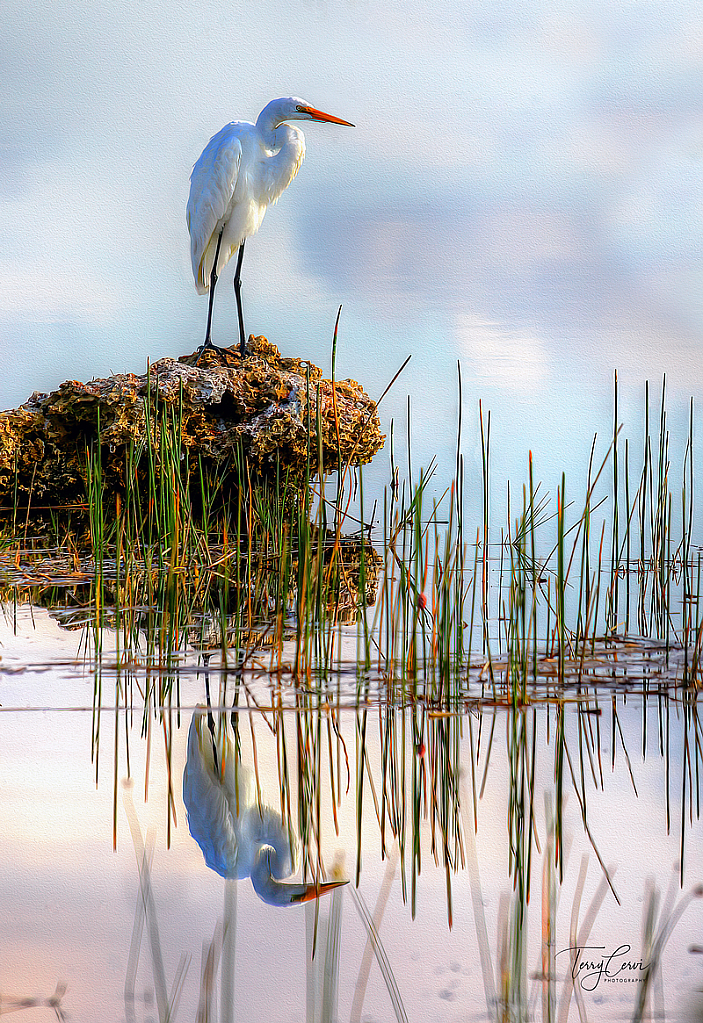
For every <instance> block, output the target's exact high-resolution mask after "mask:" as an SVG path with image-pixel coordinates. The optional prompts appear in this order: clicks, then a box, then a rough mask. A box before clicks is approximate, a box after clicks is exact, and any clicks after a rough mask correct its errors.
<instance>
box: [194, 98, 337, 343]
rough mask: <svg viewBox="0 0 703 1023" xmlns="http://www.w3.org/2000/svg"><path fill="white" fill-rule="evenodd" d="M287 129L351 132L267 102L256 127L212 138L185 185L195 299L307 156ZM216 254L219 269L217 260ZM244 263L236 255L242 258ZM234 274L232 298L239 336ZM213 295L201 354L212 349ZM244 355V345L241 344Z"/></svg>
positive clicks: (319, 115)
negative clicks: (309, 125)
mask: <svg viewBox="0 0 703 1023" xmlns="http://www.w3.org/2000/svg"><path fill="white" fill-rule="evenodd" d="M285 121H329V122H332V123H334V124H346V125H349V126H350V127H353V125H351V124H350V122H349V121H342V120H341V119H340V118H339V117H333V116H332V115H331V114H325V113H323V112H322V111H321V110H316V109H315V108H314V107H311V106H310V105H309V104H308V103H306V102H305V101H304V100H302V99H298V98H296V97H294V96H289V97H286V98H283V99H275V100H272V102H271V103H269V104H268V105H267V106H265V107H264V109H263V110H262V111H261V113H260V114H259V116H258V118H257V121H256V124H252V123H251V122H250V121H232V123H231V124H226V125H225V127H224V128H222V130H221V131H219V132H218V133H217V135H214V136H213V137H212V138H211V139H210V141H209V142H208V144H207V146H206V147H205V149H204V150H203V152H202V154H201V156H200V159H199V160H198V162H197V163H196V164H195V167H194V168H193V173H192V174H191V178H190V197H189V199H188V207H187V211H186V220H187V223H188V230H189V232H190V251H191V261H192V265H193V276H194V278H195V287H196V288H197V291H198V294H200V295H204V294H205V292H206V291H208V290H209V289H210V290H211V291H212V290H214V286H215V282H216V280H217V274H218V272H219V270H220V269H222V267H223V266H224V265H225V264H226V263H227V262H228V261H229V260H230V259H231V258H232V256H233V255H234V254H235V252H237V251H238V250H239V249H240V247H241V246H242V245H243V244H244V241H245V239H247V238H248V237H249V236H250V235H252V234H255V233H256V232H257V231H258V230H259V227H260V226H261V221H262V220H263V219H264V214H265V213H266V208H267V206H269V204H270V203H272V202H276V200H277V199H278V197H279V196H280V194H281V192H283V190H284V189H285V188H287V187H288V185H289V184H290V183H291V181H292V180H293V178H294V177H295V175H296V174H297V173H298V170H299V169H300V164H301V163H302V161H303V157H304V156H305V137H304V135H303V133H302V131H301V130H300V129H299V128H296V127H294V126H293V125H290V124H285V123H284V122H285ZM218 246H219V255H218V256H217V263H215V256H216V253H217V250H218ZM240 257H241V253H240ZM240 266H241V258H240V264H239V266H238V267H237V276H235V292H236V294H237V305H238V311H239V313H240V331H243V321H242V317H241V302H240V298H239V288H238V272H239V269H240ZM211 318H212V294H211V296H210V309H209V313H208V329H207V334H206V338H205V346H206V347H209V346H210V345H211V342H210V326H211ZM241 342H242V350H243V345H244V338H243V336H242V337H241Z"/></svg>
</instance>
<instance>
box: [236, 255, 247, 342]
mask: <svg viewBox="0 0 703 1023" xmlns="http://www.w3.org/2000/svg"><path fill="white" fill-rule="evenodd" d="M243 259H244V242H242V244H241V245H240V246H239V255H238V256H237V269H236V270H235V272H234V297H235V298H236V299H237V315H238V316H239V351H240V353H241V354H242V356H243V355H244V353H245V350H246V345H245V338H244V316H243V315H242V282H241V280H240V275H241V270H242V260H243Z"/></svg>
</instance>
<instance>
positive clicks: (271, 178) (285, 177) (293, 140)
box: [257, 117, 305, 202]
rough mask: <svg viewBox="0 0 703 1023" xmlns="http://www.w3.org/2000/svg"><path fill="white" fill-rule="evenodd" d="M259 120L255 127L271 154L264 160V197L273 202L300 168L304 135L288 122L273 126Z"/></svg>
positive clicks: (303, 149)
mask: <svg viewBox="0 0 703 1023" xmlns="http://www.w3.org/2000/svg"><path fill="white" fill-rule="evenodd" d="M259 121H261V117H260V118H259ZM259 121H257V128H259V131H260V134H261V138H262V141H263V143H264V146H265V147H266V149H267V150H269V152H270V153H271V154H272V155H270V156H267V157H266V160H265V177H264V180H263V185H264V189H265V193H266V194H265V199H266V201H267V202H275V201H276V199H278V197H279V195H280V194H281V192H282V191H283V189H284V188H287V187H288V185H289V184H290V183H291V181H292V180H293V178H294V177H295V175H296V174H297V173H298V170H299V169H300V165H301V163H302V162H303V157H304V156H305V136H304V135H303V133H302V131H300V129H299V128H294V127H293V126H292V125H290V124H279V125H278V127H277V128H274V127H273V124H272V123H271V122H269V123H268V124H264V125H261V124H259Z"/></svg>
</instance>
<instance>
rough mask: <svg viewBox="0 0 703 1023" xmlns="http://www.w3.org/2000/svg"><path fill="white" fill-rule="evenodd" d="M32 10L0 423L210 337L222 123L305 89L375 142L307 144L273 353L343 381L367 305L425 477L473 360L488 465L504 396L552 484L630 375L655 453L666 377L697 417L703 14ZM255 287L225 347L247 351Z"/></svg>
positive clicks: (0, 340) (368, 370)
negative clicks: (17, 411) (195, 268)
mask: <svg viewBox="0 0 703 1023" xmlns="http://www.w3.org/2000/svg"><path fill="white" fill-rule="evenodd" d="M5 11H6V13H5V15H4V32H3V35H2V39H1V40H0V53H1V54H2V56H1V57H0V61H1V65H2V68H3V78H4V83H5V87H4V90H3V91H4V99H3V103H2V105H1V106H0V140H2V141H1V142H0V158H1V160H2V171H1V173H0V201H1V202H2V206H3V210H2V217H1V218H0V231H1V232H2V244H1V245H0V363H1V364H2V367H3V370H4V372H3V374H2V378H1V379H0V406H2V407H8V406H12V405H16V404H19V403H20V402H21V401H23V400H24V399H25V398H26V397H27V396H28V395H29V394H30V393H31V391H32V390H34V389H39V390H46V389H50V388H52V387H55V386H56V385H57V384H58V383H59V382H60V381H61V380H63V379H66V378H72V377H73V378H78V379H89V378H90V377H93V376H100V375H106V374H107V373H109V372H111V371H115V372H117V371H124V370H135V371H143V368H144V365H145V362H146V358H147V357H150V358H151V359H152V360H153V359H155V358H158V357H159V356H161V355H180V354H183V353H185V352H190V351H192V350H193V349H194V348H195V347H196V346H197V344H198V343H200V341H201V340H202V336H203V334H204V325H205V317H206V304H207V303H206V299H205V298H202V297H198V296H197V295H196V293H195V289H194V287H193V281H192V276H191V270H190V262H189V248H188V237H187V231H186V227H185V219H184V210H185V203H186V200H187V196H188V177H189V174H190V170H191V168H192V165H193V163H194V161H195V160H196V159H197V157H198V155H199V153H200V152H201V150H202V148H203V147H204V145H205V144H206V142H207V141H208V139H209V138H210V137H211V136H212V135H213V134H214V133H215V132H216V131H218V130H219V128H220V127H221V126H222V125H223V124H225V123H226V122H227V121H230V120H233V119H251V120H254V119H255V118H256V116H257V114H258V112H259V110H260V109H261V108H262V107H263V106H264V105H265V103H266V102H267V101H268V100H269V99H271V98H273V97H276V96H279V95H291V94H292V95H299V96H302V97H304V98H305V99H306V100H308V101H309V102H310V103H312V104H313V105H315V106H318V107H320V108H321V109H323V110H327V111H329V112H330V113H333V114H336V115H337V116H339V117H343V118H345V119H347V120H350V121H353V122H354V123H355V125H356V127H355V128H354V129H347V128H340V127H335V126H333V125H319V124H310V125H308V126H307V127H306V129H305V131H306V139H307V158H306V162H305V164H304V166H303V168H302V170H301V173H300V175H299V176H298V178H297V179H296V181H295V182H294V183H293V185H292V186H291V188H290V189H289V191H288V192H287V193H285V194H284V196H283V197H282V199H281V201H280V203H279V204H278V206H276V207H275V208H273V209H271V210H269V212H268V214H267V216H266V218H265V220H264V223H263V226H262V228H261V231H260V232H259V234H258V235H257V237H256V238H255V239H253V240H252V241H251V242H250V244H249V245H248V246H247V254H246V259H245V263H244V271H243V289H244V291H243V294H244V303H245V317H246V326H247V329H248V330H251V331H254V332H256V333H265V334H267V336H268V337H269V338H270V339H271V340H272V341H274V342H275V343H276V344H278V345H279V347H280V348H281V350H282V351H283V352H285V353H286V354H296V355H302V356H303V357H309V358H311V359H313V360H314V361H315V362H317V363H318V364H320V365H322V366H323V368H325V369H328V368H329V349H330V343H331V337H332V329H333V324H334V317H335V314H336V310H337V307H338V305H339V304H340V303H342V304H343V306H344V312H343V317H342V326H341V329H340V355H339V363H340V372H341V374H342V375H348V376H353V377H355V378H357V379H359V380H361V381H362V383H363V384H364V385H365V386H366V388H367V389H368V390H369V392H370V393H372V394H378V393H380V392H381V391H382V390H383V388H384V387H385V385H386V383H387V382H388V381H389V380H390V379H391V377H392V376H393V374H394V373H395V371H396V369H397V368H398V366H399V365H400V363H401V362H402V361H403V359H404V358H405V356H406V355H408V354H412V356H413V359H412V361H411V364H410V366H409V368H408V370H407V371H406V373H405V374H404V377H403V379H402V380H401V381H399V383H398V384H397V385H396V387H395V389H394V392H392V394H391V395H390V397H389V398H388V399H386V402H385V409H386V411H385V417H386V420H387V419H388V417H390V416H391V415H394V416H397V417H399V418H402V417H403V416H404V412H403V410H404V407H405V402H406V395H407V394H408V393H410V394H411V396H412V401H413V407H414V409H415V413H414V419H413V421H414V444H416V445H417V450H418V452H419V454H418V457H419V458H420V459H421V460H426V457H425V456H428V457H429V455H430V454H431V453H434V452H435V451H437V450H438V449H439V450H440V453H441V449H442V448H443V447H446V450H447V451H450V450H451V448H452V446H453V431H454V422H455V416H456V405H457V403H456V363H457V360H460V362H461V366H462V374H463V379H464V397H465V402H466V412H467V419H466V422H467V424H469V425H467V427H466V429H467V431H468V434H469V441H468V442H469V447H470V446H471V443H473V440H472V438H471V430H474V439H475V421H476V409H477V405H478V399H479V398H482V399H483V401H484V405H485V407H490V408H491V409H492V412H493V423H494V428H495V430H496V436H497V437H498V438H500V437H501V432H500V431H501V430H502V431H503V440H504V443H505V445H506V448H507V450H509V452H510V454H509V455H506V466H507V468H510V467H511V458H512V457H513V455H514V456H515V458H516V459H518V458H519V459H520V460H521V461H520V464H523V463H522V459H523V456H524V452H525V450H526V449H527V447H532V448H533V449H535V451H536V452H541V454H542V458H543V463H544V464H547V463H549V464H550V465H551V464H552V463H554V465H556V464H557V463H558V461H559V459H560V457H561V456H562V455H565V454H566V453H568V452H573V451H574V450H577V451H579V452H581V454H584V453H585V452H587V451H588V449H589V447H590V442H591V439H592V436H593V433H594V432H596V431H599V432H601V433H603V432H604V431H607V429H608V419H609V415H610V400H611V399H610V390H611V382H612V376H613V372H614V370H615V369H617V370H618V371H619V376H620V382H621V387H622V389H623V402H622V409H623V415H624V416H625V417H626V418H627V415H628V410H630V413H631V420H632V423H631V433H632V434H636V433H638V432H639V431H640V418H639V417H640V415H641V404H642V391H643V386H644V380H645V379H646V378H649V379H650V380H651V381H652V383H653V386H654V387H655V388H656V389H658V388H659V386H660V383H661V377H662V373H663V372H666V373H667V379H668V386H669V394H670V404H671V405H672V406H673V407H674V408H675V406H676V405H677V403H678V402H681V404H682V408H683V407H684V405H685V404H686V402H687V399H688V396H689V395H690V394H693V395H695V396H698V395H699V394H700V392H701V389H702V386H703V360H702V359H701V357H700V353H701V334H702V332H703V304H702V301H701V295H702V294H703V289H702V287H701V285H702V284H703V282H702V281H701V258H700V257H701V247H702V243H703V222H702V221H703V202H702V201H701V200H702V198H703V73H702V72H703V21H702V20H701V18H700V9H699V6H698V5H697V4H695V3H688V2H684V0H680V2H679V0H669V2H666V3H664V2H660V3H649V2H646V0H632V2H629V3H628V2H622V0H618V2H615V0H572V2H568V3H558V2H557V3H555V2H546V0H544V2H540V0H530V2H524V3H523V2H520V0H504V2H486V0H480V2H478V0H476V2H466V0H461V2H459V0H456V2H454V0H433V2H432V3H430V2H429V0H414V2H410V3H402V4H401V3H393V2H388V0H384V2H383V3H379V2H377V0H354V2H351V0H348V2H343V0H308V2H302V3H301V2H299V0H289V2H287V3H282V2H281V0H268V2H264V3H259V4H257V5H252V4H244V3H241V2H239V0H234V2H232V0H229V2H227V3H225V2H223V0H210V2H202V0H201V2H195V3H188V4H186V3H178V2H175V3H170V4H164V3H163V2H160V0H139V2H130V0H128V2H126V3H122V4H120V5H119V6H116V5H115V6H112V5H105V4H100V3H97V2H95V0H82V2H77V3H76V2H73V3H71V4H68V3H67V2H62V0H59V2H46V3H34V4H31V3H30V4H29V5H28V4H27V2H26V0H25V2H20V0H9V3H6V5H5ZM228 270H229V278H227V275H226V274H225V275H223V280H222V281H221V285H220V289H219V293H218V298H219V301H218V302H217V303H216V311H215V340H216V341H217V342H219V343H230V342H231V341H233V340H235V338H236V313H235V307H234V301H233V297H232V294H231V287H230V286H228V281H231V275H232V272H233V267H232V266H231V265H230V267H229V268H228ZM626 425H627V424H626ZM398 428H400V425H399V427H398ZM403 428H404V426H403ZM445 437H446V440H445ZM511 437H513V438H515V437H518V438H519V443H517V444H513V443H512V442H511V440H510V438H511ZM499 451H500V446H499V447H498V449H497V457H500V456H499ZM385 472H386V470H385V467H384V469H383V473H385Z"/></svg>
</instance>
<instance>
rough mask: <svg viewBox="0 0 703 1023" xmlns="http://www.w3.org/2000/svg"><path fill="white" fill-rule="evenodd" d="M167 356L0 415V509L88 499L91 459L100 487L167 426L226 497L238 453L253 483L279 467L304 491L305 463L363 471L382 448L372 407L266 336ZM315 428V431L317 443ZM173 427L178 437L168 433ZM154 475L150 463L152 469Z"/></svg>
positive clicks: (350, 384)
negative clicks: (140, 369)
mask: <svg viewBox="0 0 703 1023" xmlns="http://www.w3.org/2000/svg"><path fill="white" fill-rule="evenodd" d="M196 358H197V353H194V354H193V355H190V356H183V357H181V358H180V359H178V360H176V359H171V358H163V359H159V360H158V362H154V363H152V364H151V365H150V366H149V369H148V373H145V374H142V375H137V374H135V373H124V374H115V375H114V376H111V377H107V378H105V379H102V380H100V379H98V380H91V381H90V382H89V383H86V384H83V383H79V382H78V381H75V380H68V381H66V382H65V383H63V384H61V385H60V387H59V388H58V390H56V391H52V392H51V394H41V393H38V392H35V393H34V394H33V395H32V396H31V398H29V400H28V401H26V402H25V403H24V404H23V405H21V406H20V407H19V408H18V409H12V410H10V411H8V412H3V413H0V502H1V503H2V505H4V506H5V507H6V508H7V506H8V499H9V500H10V502H15V503H16V504H17V505H20V506H26V505H27V503H28V500H29V495H30V494H31V503H32V504H33V505H34V506H35V507H36V506H37V505H43V506H46V505H56V504H59V505H61V504H65V503H70V502H80V501H82V500H85V493H86V465H87V463H88V456H89V452H91V451H93V452H95V450H96V448H99V450H100V454H101V463H100V464H101V469H100V471H101V474H102V481H103V486H104V488H105V490H106V491H107V492H109V491H110V489H111V488H113V489H114V490H116V491H117V492H119V491H120V490H121V489H122V487H123V485H124V474H125V463H126V453H127V452H129V453H130V459H131V460H132V464H133V463H134V460H135V459H136V462H137V463H139V462H140V460H141V461H143V460H144V459H145V458H147V457H151V458H152V463H153V461H154V460H156V462H157V463H158V459H159V451H160V450H161V449H160V438H161V443H163V441H162V438H163V424H164V422H167V424H169V428H170V429H171V430H172V435H173V436H175V437H176V439H177V442H178V443H179V445H180V450H181V458H184V457H185V458H187V459H188V467H189V469H190V472H191V476H192V478H193V479H199V472H200V469H201V468H205V470H206V471H208V472H210V471H211V470H214V471H215V472H216V473H217V477H218V479H219V480H220V486H222V488H223V489H224V490H225V491H226V489H227V487H228V485H229V486H232V485H233V484H234V480H235V476H234V473H233V472H232V471H231V470H232V467H233V466H234V465H235V464H239V465H240V466H241V455H243V456H244V457H245V458H246V462H247V470H248V472H249V474H250V475H252V476H253V477H254V478H256V477H257V476H258V477H261V478H266V477H269V478H270V477H271V476H273V474H274V473H275V472H276V468H277V466H278V468H279V471H282V472H287V477H288V479H289V481H292V482H294V483H296V484H298V485H303V484H304V483H305V481H306V473H307V470H308V467H309V466H311V467H312V471H315V470H316V469H317V468H318V467H319V462H320V451H321V456H322V461H323V469H324V472H330V471H332V470H334V469H336V468H337V465H338V462H339V459H340V458H341V462H342V465H346V464H347V463H350V464H352V465H363V464H365V463H367V462H369V461H370V460H371V459H372V458H373V456H374V455H375V454H376V452H377V451H379V450H380V448H381V447H382V446H383V442H384V439H385V438H384V436H383V435H382V434H381V432H380V422H379V418H378V413H377V411H376V405H375V402H374V401H373V400H372V399H371V398H369V396H368V395H367V394H366V393H365V392H364V390H363V388H362V387H361V385H360V384H358V383H357V382H356V381H355V380H340V381H337V382H335V383H334V384H333V383H332V381H330V380H325V379H323V376H322V371H321V370H320V369H318V367H317V366H314V365H312V364H311V363H309V362H305V361H303V360H302V359H283V358H281V355H280V353H279V351H278V349H277V348H276V346H275V345H273V344H271V343H270V342H269V341H267V339H266V338H265V337H253V336H251V337H250V338H249V342H248V345H247V352H246V354H245V356H244V357H243V358H242V357H241V356H240V354H239V347H238V346H236V347H233V348H229V349H223V350H207V351H205V352H204V353H203V354H202V355H201V357H200V359H199V361H198V364H197V365H196V364H195V363H196ZM318 430H319V434H320V436H319V437H318ZM173 431H175V432H173ZM157 471H158V466H157Z"/></svg>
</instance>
